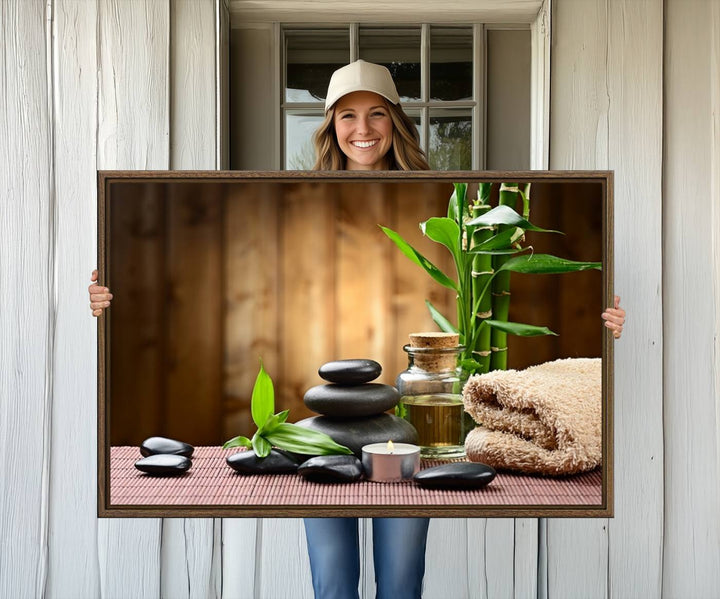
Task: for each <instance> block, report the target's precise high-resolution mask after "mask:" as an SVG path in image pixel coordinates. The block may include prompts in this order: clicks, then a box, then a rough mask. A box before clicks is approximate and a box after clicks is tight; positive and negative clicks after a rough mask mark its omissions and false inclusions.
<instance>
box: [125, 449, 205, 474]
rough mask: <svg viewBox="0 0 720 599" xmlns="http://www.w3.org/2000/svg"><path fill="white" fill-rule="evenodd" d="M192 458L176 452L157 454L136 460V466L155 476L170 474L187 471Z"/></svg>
mask: <svg viewBox="0 0 720 599" xmlns="http://www.w3.org/2000/svg"><path fill="white" fill-rule="evenodd" d="M191 464H192V462H191V461H190V458H188V457H185V456H182V455H174V454H162V453H160V454H155V455H151V456H148V457H146V458H141V459H139V460H138V461H137V462H135V468H137V469H138V470H141V471H142V472H146V473H147V474H152V475H155V476H170V475H176V474H182V473H183V472H187V470H188V468H190V466H191Z"/></svg>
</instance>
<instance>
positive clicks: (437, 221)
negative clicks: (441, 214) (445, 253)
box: [420, 216, 461, 264]
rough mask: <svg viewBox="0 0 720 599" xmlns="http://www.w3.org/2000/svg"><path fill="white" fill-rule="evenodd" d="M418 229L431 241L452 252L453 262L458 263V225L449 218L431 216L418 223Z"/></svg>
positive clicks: (459, 237)
mask: <svg viewBox="0 0 720 599" xmlns="http://www.w3.org/2000/svg"><path fill="white" fill-rule="evenodd" d="M420 230H421V231H422V232H423V235H427V236H428V237H429V238H430V239H432V240H433V241H435V242H437V243H440V244H442V245H444V246H445V247H446V248H447V249H448V250H449V251H450V253H451V254H452V257H453V258H454V260H455V264H459V263H460V260H461V258H460V247H459V245H458V244H459V242H460V239H461V236H460V227H459V226H458V224H457V223H456V222H455V221H454V220H451V219H449V218H438V217H435V216H434V217H433V218H430V219H428V220H426V221H425V222H422V223H420Z"/></svg>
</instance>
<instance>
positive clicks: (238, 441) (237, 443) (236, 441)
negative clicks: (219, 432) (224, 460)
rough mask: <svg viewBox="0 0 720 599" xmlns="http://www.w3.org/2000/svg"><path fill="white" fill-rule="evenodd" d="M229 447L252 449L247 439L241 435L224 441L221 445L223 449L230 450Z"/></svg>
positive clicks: (250, 442)
mask: <svg viewBox="0 0 720 599" xmlns="http://www.w3.org/2000/svg"><path fill="white" fill-rule="evenodd" d="M231 447H247V448H250V447H252V441H250V439H248V438H247V437H243V436H242V435H238V436H237V437H233V438H232V439H230V440H229V441H225V443H224V444H223V449H230V448H231Z"/></svg>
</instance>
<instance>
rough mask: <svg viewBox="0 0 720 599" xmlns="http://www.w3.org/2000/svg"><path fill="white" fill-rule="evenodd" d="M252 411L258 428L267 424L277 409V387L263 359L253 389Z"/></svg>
mask: <svg viewBox="0 0 720 599" xmlns="http://www.w3.org/2000/svg"><path fill="white" fill-rule="evenodd" d="M250 411H251V413H252V419H253V422H254V423H255V426H257V427H258V428H260V427H261V426H262V425H263V424H265V422H266V421H267V419H268V418H270V416H272V413H273V412H274V411H275V389H274V388H273V382H272V379H271V378H270V375H268V373H267V372H265V369H264V368H263V363H262V360H260V372H258V375H257V378H256V379H255V385H254V386H253V390H252V399H251V400H250Z"/></svg>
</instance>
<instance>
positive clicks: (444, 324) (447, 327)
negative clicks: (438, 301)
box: [425, 300, 458, 333]
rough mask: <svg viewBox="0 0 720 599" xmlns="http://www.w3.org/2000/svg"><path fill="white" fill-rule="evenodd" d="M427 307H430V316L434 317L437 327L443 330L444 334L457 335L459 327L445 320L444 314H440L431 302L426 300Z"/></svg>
mask: <svg viewBox="0 0 720 599" xmlns="http://www.w3.org/2000/svg"><path fill="white" fill-rule="evenodd" d="M425 305H426V306H427V307H428V310H430V316H432V319H433V321H434V322H435V324H436V325H438V326H439V327H440V330H442V331H443V332H444V333H457V332H458V330H457V327H456V326H454V325H453V324H452V323H451V322H450V321H449V320H448V319H447V318H445V317H444V316H443V315H442V314H440V311H439V310H438V309H437V308H436V307H435V306H433V305H432V303H431V302H430V300H425Z"/></svg>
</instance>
